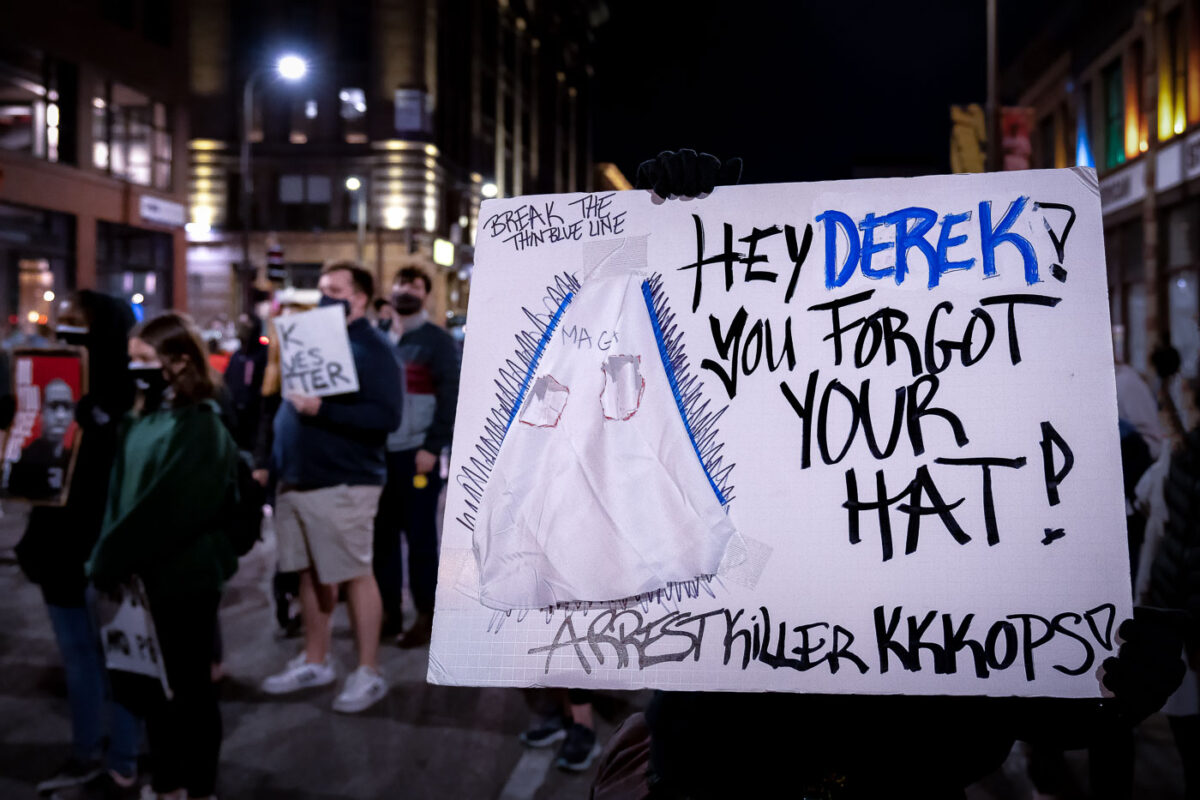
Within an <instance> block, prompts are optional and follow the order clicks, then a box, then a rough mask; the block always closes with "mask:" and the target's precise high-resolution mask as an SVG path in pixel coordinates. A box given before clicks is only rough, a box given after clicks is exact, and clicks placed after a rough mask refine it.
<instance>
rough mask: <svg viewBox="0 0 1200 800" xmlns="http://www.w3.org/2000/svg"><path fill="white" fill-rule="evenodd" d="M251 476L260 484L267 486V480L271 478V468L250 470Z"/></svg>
mask: <svg viewBox="0 0 1200 800" xmlns="http://www.w3.org/2000/svg"><path fill="white" fill-rule="evenodd" d="M250 477H251V478H254V482H255V483H257V484H258V485H259V486H266V485H267V481H269V480H270V479H271V472H270V470H265V469H256V470H252V471H251V472H250Z"/></svg>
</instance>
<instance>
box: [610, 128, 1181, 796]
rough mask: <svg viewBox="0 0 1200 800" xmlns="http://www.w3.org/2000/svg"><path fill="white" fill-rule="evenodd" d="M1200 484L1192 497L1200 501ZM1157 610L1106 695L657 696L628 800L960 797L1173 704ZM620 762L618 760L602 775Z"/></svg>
mask: <svg viewBox="0 0 1200 800" xmlns="http://www.w3.org/2000/svg"><path fill="white" fill-rule="evenodd" d="M740 171H741V164H740V160H735V161H734V162H732V163H731V162H726V163H725V164H724V165H723V164H722V163H721V162H720V161H719V160H717V159H716V158H714V157H713V156H711V155H707V154H697V153H696V152H694V151H691V150H683V151H679V152H664V153H661V154H660V155H659V156H658V157H657V158H655V159H652V160H650V161H647V162H644V163H643V164H642V165H641V166H640V168H639V169H638V187H639V188H641V189H652V190H653V191H654V192H655V193H656V194H658V195H659V196H660V197H663V198H667V197H671V196H689V197H694V196H697V195H702V194H707V193H708V192H711V191H712V190H713V188H714V187H715V186H716V185H717V184H719V183H736V182H737V179H738V175H739V174H740ZM1197 452H1198V453H1200V434H1198V435H1197ZM1198 463H1200V462H1198ZM1195 474H1196V475H1200V468H1198V469H1197V470H1196V473H1195ZM1196 486H1197V484H1196V483H1195V482H1193V483H1192V484H1191V489H1192V494H1190V495H1189V497H1190V498H1191V504H1192V505H1191V508H1193V509H1200V500H1198V499H1197V497H1200V495H1197V494H1196V493H1195V488H1196ZM1193 521H1194V520H1193ZM1195 530H1196V529H1195V528H1194V527H1193V528H1191V529H1190V533H1189V535H1190V536H1192V537H1195ZM1194 592H1195V585H1194V584H1192V585H1190V586H1185V587H1182V588H1181V589H1180V590H1179V592H1178V593H1177V601H1178V602H1180V603H1187V602H1194V601H1196V600H1200V598H1197V597H1196V595H1195V593H1194ZM1155 611H1156V610H1154V609H1137V611H1136V612H1135V618H1134V619H1132V620H1125V621H1124V622H1123V623H1122V624H1121V626H1120V627H1119V628H1118V632H1117V636H1118V638H1119V639H1120V640H1121V641H1123V642H1124V643H1123V644H1122V645H1121V648H1120V650H1119V654H1118V656H1116V657H1110V658H1108V659H1106V660H1105V661H1104V663H1103V667H1102V672H1103V678H1102V685H1103V686H1104V687H1105V688H1106V689H1107V690H1108V691H1109V692H1111V693H1113V694H1114V697H1113V698H1111V699H1108V700H1098V701H1093V700H1073V699H1053V698H989V697H919V696H899V695H897V696H844V695H838V696H829V695H803V694H794V695H793V694H735V693H719V692H662V691H658V692H655V693H654V696H653V698H652V700H651V702H650V706H649V708H648V709H647V711H646V715H645V721H646V724H647V728H648V730H649V735H650V743H649V748H648V750H649V763H648V764H647V765H646V767H645V768H644V774H643V782H642V784H641V786H642V789H643V790H642V791H638V792H635V793H633V794H630V793H624V794H622V795H621V796H623V797H624V796H629V797H632V796H638V797H647V796H648V797H654V798H669V799H670V800H682V799H683V798H687V799H688V800H696V799H698V798H726V797H765V796H787V797H820V798H879V797H921V798H925V799H926V800H937V799H938V798H962V797H964V793H963V791H964V788H965V787H966V786H968V785H969V784H971V783H973V782H974V781H976V780H979V779H980V778H982V777H984V776H985V775H987V774H988V773H990V772H992V771H993V770H995V769H996V768H997V767H999V766H1000V765H1001V764H1002V763H1003V762H1004V760H1005V758H1006V757H1007V756H1008V753H1009V751H1010V750H1011V748H1012V746H1013V743H1014V741H1015V740H1017V739H1021V740H1024V741H1027V742H1033V743H1036V744H1037V745H1039V746H1042V747H1047V748H1063V749H1074V748H1079V747H1086V746H1088V745H1089V744H1090V743H1092V742H1094V741H1099V740H1104V739H1106V738H1109V739H1111V738H1112V737H1113V736H1114V735H1115V733H1114V732H1119V731H1121V730H1125V729H1127V728H1128V727H1129V726H1131V725H1132V724H1135V723H1136V722H1138V721H1140V720H1141V719H1144V718H1145V717H1146V716H1148V715H1149V714H1150V713H1152V712H1154V711H1155V710H1157V709H1158V708H1161V707H1162V704H1163V703H1164V702H1165V701H1166V698H1167V697H1168V696H1169V695H1170V694H1171V692H1172V691H1174V689H1175V687H1177V686H1178V685H1179V683H1180V680H1181V679H1182V677H1183V669H1184V667H1183V662H1182V660H1181V659H1180V658H1179V656H1178V653H1179V651H1180V644H1181V642H1180V638H1179V636H1178V635H1177V633H1176V632H1175V630H1176V628H1175V625H1174V623H1173V621H1170V620H1167V619H1165V618H1164V615H1162V614H1161V613H1155ZM619 759H620V756H616V757H610V758H608V759H606V762H605V764H604V765H602V766H601V768H600V772H601V774H602V775H603V774H605V773H606V769H607V768H609V766H610V765H611V764H614V763H617V762H618V761H619ZM599 788H600V787H594V790H598V789H599ZM598 795H599V791H594V795H593V796H598Z"/></svg>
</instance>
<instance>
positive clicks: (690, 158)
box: [636, 149, 742, 198]
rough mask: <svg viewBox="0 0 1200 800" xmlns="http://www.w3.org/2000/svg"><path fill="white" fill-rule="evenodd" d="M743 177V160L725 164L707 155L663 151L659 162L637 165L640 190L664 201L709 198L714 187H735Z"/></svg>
mask: <svg viewBox="0 0 1200 800" xmlns="http://www.w3.org/2000/svg"><path fill="white" fill-rule="evenodd" d="M741 177H742V160H741V159H740V158H730V159H727V160H726V161H725V163H723V164H722V163H721V160H720V159H718V158H717V157H716V156H712V155H709V154H708V153H697V152H696V151H695V150H687V149H684V150H679V151H673V150H664V151H663V152H661V153H659V154H658V156H657V157H656V158H652V159H650V160H648V161H643V162H642V163H641V164H639V165H638V169H637V184H636V185H637V188H639V189H651V190H653V191H654V193H655V194H656V195H658V196H659V197H662V198H667V197H670V196H672V195H675V196H678V197H696V196H698V195H702V194H708V193H709V192H711V191H712V190H713V187H715V186H732V185H733V184H736V183H737V182H738V181H739V180H741Z"/></svg>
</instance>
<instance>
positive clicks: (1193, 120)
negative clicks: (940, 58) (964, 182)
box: [1005, 0, 1200, 403]
mask: <svg viewBox="0 0 1200 800" xmlns="http://www.w3.org/2000/svg"><path fill="white" fill-rule="evenodd" d="M1067 6H1068V8H1066V9H1064V11H1063V12H1062V13H1061V14H1060V15H1059V18H1058V19H1054V20H1051V22H1050V24H1048V25H1047V27H1046V28H1045V29H1043V30H1042V31H1041V32H1040V33H1039V35H1038V37H1036V38H1035V39H1034V40H1033V41H1032V42H1031V44H1030V45H1029V46H1028V47H1027V48H1026V49H1025V51H1024V52H1023V54H1022V55H1021V57H1020V58H1018V59H1017V60H1016V61H1015V62H1014V64H1013V65H1011V67H1010V68H1009V69H1008V71H1007V73H1006V77H1007V79H1008V80H1007V89H1008V95H1009V96H1008V97H1007V98H1005V99H1008V100H1015V101H1017V102H1018V103H1020V105H1022V106H1027V107H1029V108H1031V109H1032V110H1033V113H1034V120H1035V122H1034V127H1033V136H1032V140H1033V141H1032V145H1033V148H1032V149H1033V153H1032V160H1033V163H1032V166H1034V167H1035V168H1052V167H1065V166H1074V165H1081V166H1090V167H1095V168H1096V171H1097V172H1098V174H1099V177H1100V191H1101V201H1102V204H1103V213H1104V237H1105V242H1104V244H1105V253H1106V259H1107V269H1108V283H1109V298H1110V303H1111V312H1112V321H1113V329H1114V347H1115V348H1116V352H1117V355H1118V356H1119V357H1121V358H1123V359H1125V360H1126V361H1128V362H1129V363H1130V364H1132V365H1133V366H1134V367H1135V368H1137V369H1138V370H1139V371H1141V372H1142V373H1143V374H1145V375H1147V377H1150V376H1151V375H1152V373H1153V370H1152V367H1151V365H1150V354H1151V353H1152V352H1153V351H1154V349H1155V348H1156V347H1157V346H1159V345H1160V344H1166V343H1170V344H1171V345H1172V346H1174V347H1175V348H1176V349H1177V350H1178V351H1179V354H1180V356H1181V359H1182V367H1181V372H1182V374H1183V375H1184V376H1185V377H1192V376H1194V375H1195V374H1196V362H1197V357H1198V356H1200V328H1198V325H1197V323H1198V313H1197V312H1198V310H1200V0H1144V1H1143V2H1098V3H1073V4H1067ZM1181 399H1182V398H1180V397H1177V398H1176V401H1177V403H1178V402H1179V401H1180V400H1181Z"/></svg>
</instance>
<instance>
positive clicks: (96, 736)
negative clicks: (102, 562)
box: [17, 289, 141, 792]
mask: <svg viewBox="0 0 1200 800" xmlns="http://www.w3.org/2000/svg"><path fill="white" fill-rule="evenodd" d="M134 322H135V320H134V316H133V310H132V309H131V308H130V307H129V305H128V304H126V303H125V302H124V301H122V300H120V299H118V298H116V297H110V296H108V295H105V294H101V293H99V292H94V291H90V290H87V289H84V290H81V291H79V292H78V293H76V294H75V295H74V296H73V297H72V298H71V300H70V301H68V303H67V304H65V305H64V307H63V309H62V310H61V311H60V313H59V326H58V331H59V332H58V338H59V341H60V342H63V343H66V344H72V345H80V346H83V347H85V348H86V349H87V354H88V392H87V394H85V395H84V396H83V397H82V398H80V401H79V403H78V404H77V406H76V409H75V420H76V422H77V423H78V425H79V428H80V430H81V431H82V436H81V438H80V442H79V451H78V454H77V456H76V462H75V471H74V476H73V478H72V480H71V487H70V491H69V493H68V495H67V503H66V505H65V506H62V507H54V506H36V507H34V508H33V510H32V512H31V513H30V515H29V523H28V526H27V528H26V529H25V535H24V537H23V538H22V539H21V541H20V543H19V544H18V545H17V559H18V562H19V563H20V565H21V569H22V571H23V572H24V573H25V575H26V576H27V577H28V578H29V579H30V580H31V581H33V582H34V583H37V584H38V585H39V586H40V587H41V590H42V596H43V598H44V599H45V601H46V608H47V610H48V611H49V613H50V621H51V623H52V625H53V627H54V636H55V640H56V642H57V643H58V648H59V652H60V654H61V655H62V659H63V666H64V667H65V669H66V677H67V697H68V700H69V702H70V708H71V729H72V755H71V758H70V759H69V760H68V761H67V763H66V764H64V765H63V767H62V768H61V769H60V770H59V771H58V772H57V773H56V774H55V775H54V776H53V777H52V778H50V779H48V780H46V781H43V782H42V783H41V784H39V785H38V790H39V791H43V792H48V791H53V790H55V789H61V788H66V787H68V786H71V785H74V784H79V783H83V782H86V781H89V780H99V779H103V780H114V781H120V782H132V779H133V777H134V774H135V772H136V768H137V754H138V746H139V742H140V738H141V730H140V723H139V722H138V720H137V718H136V717H135V716H134V715H133V714H132V713H130V712H129V711H128V710H126V709H125V708H124V707H123V706H121V705H120V704H118V703H115V702H112V701H111V700H110V699H109V695H110V692H109V688H108V682H107V677H106V672H105V668H104V661H103V658H102V655H101V651H100V636H99V631H98V628H97V626H96V621H95V618H94V615H93V613H92V610H91V607H90V604H89V601H88V597H87V593H86V589H87V579H86V577H85V576H84V562H85V561H86V560H87V558H88V555H89V554H90V553H91V551H92V547H93V546H94V545H95V543H96V539H97V538H98V537H99V535H100V527H101V523H102V520H103V517H104V506H105V501H106V498H107V496H108V483H109V473H110V472H111V470H112V464H113V460H114V458H115V455H116V447H117V427H118V425H119V423H120V422H121V419H122V417H123V416H124V415H125V412H127V411H128V410H129V408H130V407H131V406H132V404H133V397H134V385H133V380H132V378H131V377H130V375H129V370H128V364H129V356H128V353H127V342H126V339H127V337H128V334H129V331H130V329H131V328H133V325H134ZM106 719H107V720H108V724H107V725H106V724H105V720H106ZM106 739H107V742H108V745H107V750H106V749H105V745H104V742H105V740H106ZM104 767H107V774H106V773H105V772H104Z"/></svg>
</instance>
